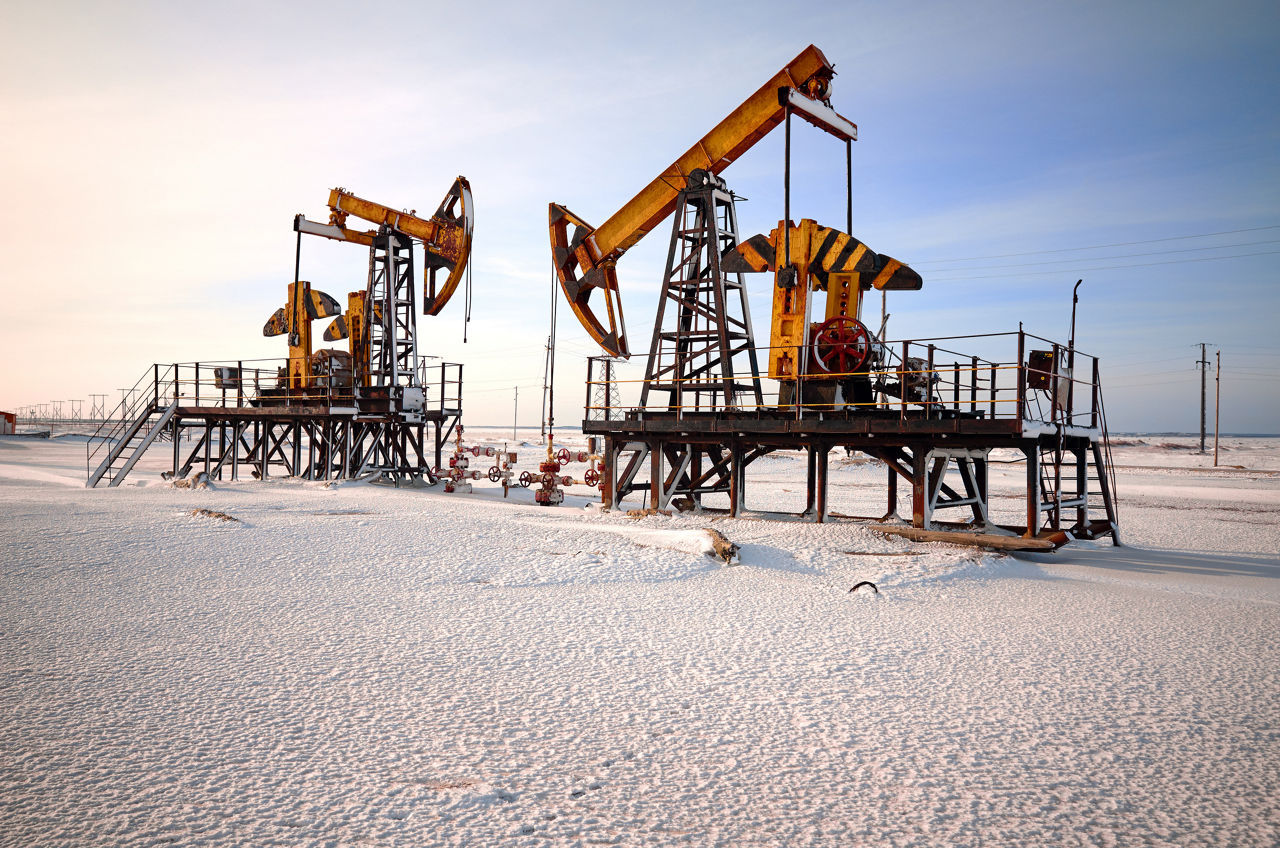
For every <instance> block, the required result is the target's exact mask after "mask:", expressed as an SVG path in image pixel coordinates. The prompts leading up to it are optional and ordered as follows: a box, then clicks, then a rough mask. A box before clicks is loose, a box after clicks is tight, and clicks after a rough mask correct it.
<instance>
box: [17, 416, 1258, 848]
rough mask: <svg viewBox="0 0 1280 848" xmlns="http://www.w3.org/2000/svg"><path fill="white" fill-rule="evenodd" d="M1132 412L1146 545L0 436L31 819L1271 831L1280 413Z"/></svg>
mask: <svg viewBox="0 0 1280 848" xmlns="http://www.w3.org/2000/svg"><path fill="white" fill-rule="evenodd" d="M506 435H508V436H509V435H510V434H509V433H506ZM468 436H469V437H484V436H488V437H489V438H488V439H486V440H485V441H487V443H490V444H498V443H500V441H501V439H502V437H503V433H502V432H501V431H496V430H494V431H488V432H485V431H476V432H469V433H468ZM477 440H480V439H477ZM574 441H575V440H574V439H572V438H571V439H570V445H571V446H574ZM1128 441H1129V442H1131V443H1129V444H1122V445H1120V446H1118V447H1117V448H1116V457H1115V458H1116V463H1117V465H1118V466H1119V467H1120V471H1119V486H1120V495H1121V509H1122V519H1123V522H1124V532H1125V541H1126V542H1127V543H1128V544H1127V545H1126V546H1125V547H1122V548H1113V547H1112V546H1111V545H1110V543H1109V541H1105V540H1104V541H1103V542H1100V543H1096V544H1095V543H1076V544H1073V545H1072V546H1070V547H1068V548H1066V549H1063V550H1062V551H1059V552H1057V553H1055V554H1051V555H1050V554H1046V555H1026V556H1021V555H1020V556H1000V555H996V554H989V553H983V552H980V551H976V550H971V549H963V548H956V547H950V546H942V545H928V544H916V543H910V542H907V541H905V540H900V539H893V540H891V539H886V538H883V537H880V536H878V535H876V534H875V533H873V532H871V531H870V530H868V529H867V528H866V527H865V526H863V525H861V524H857V523H853V522H848V521H842V522H833V523H830V524H826V525H821V526H819V525H810V524H802V523H797V522H794V521H764V520H759V519H758V518H752V517H748V518H744V519H740V520H730V519H727V518H721V517H718V516H712V515H677V516H673V517H670V518H668V517H665V516H652V517H648V518H644V519H640V520H634V519H628V518H626V517H624V516H622V515H621V514H619V513H617V512H615V513H610V514H601V513H600V512H598V511H597V510H595V509H593V508H590V506H589V502H590V499H589V498H588V495H589V494H590V493H589V490H587V489H585V488H581V487H579V488H577V489H576V490H575V493H574V495H573V496H572V497H570V499H569V501H568V503H566V505H565V506H564V507H560V508H555V509H542V508H539V507H537V506H535V505H533V503H532V492H531V491H529V490H515V491H513V493H512V496H511V498H510V499H508V500H503V498H502V497H501V490H500V489H498V488H497V487H492V486H491V485H490V484H489V483H488V482H487V481H485V482H481V483H479V484H477V492H476V494H474V495H454V496H450V495H446V494H443V493H441V492H440V491H439V489H438V488H437V489H427V490H412V489H399V490H397V489H391V488H384V487H379V486H373V485H369V484H363V483H346V484H341V485H335V486H325V485H322V484H319V483H305V482H299V481H294V480H272V481H268V482H252V481H245V482H237V483H229V482H228V483H219V484H216V486H215V487H214V488H211V489H205V490H199V489H197V490H192V489H176V488H173V487H172V486H170V485H168V484H166V483H164V482H163V481H161V480H160V479H159V477H158V475H157V473H156V471H157V470H158V469H159V468H162V467H163V465H164V460H165V459H166V456H165V451H164V449H163V448H160V449H159V450H157V452H156V456H155V457H154V458H152V457H148V458H147V459H145V460H144V462H143V463H142V464H141V466H140V468H139V469H138V470H136V471H135V472H134V474H133V475H132V476H131V477H130V478H129V480H128V481H127V483H126V485H124V486H122V487H120V488H118V489H96V490H86V489H84V488H83V481H84V442H83V440H82V439H80V438H77V437H64V438H54V439H51V440H48V441H33V440H16V439H0V559H2V560H3V569H0V581H2V582H0V648H2V651H0V844H4V845H15V846H17V845H21V846H31V845H42V846H46V845H67V846H83V845H169V844H175V845H254V846H259V845H290V846H293V845H337V846H347V845H413V846H421V845H468V846H481V845H494V844H511V845H532V846H540V845H671V844H688V845H697V846H704V845H726V846H729V845H732V846H739V845H757V846H778V845H794V846H800V845H824V846H825V845H851V844H866V845H872V844H874V845H948V846H963V845H1017V846H1029V845H1103V846H1106V845H1126V846H1128V845H1213V846H1219V845H1220V846H1251V845H1258V846H1274V845H1276V844H1277V843H1280V800H1277V795H1276V791H1275V789H1276V786H1277V785H1280V694H1278V693H1280V671H1278V670H1280V474H1278V473H1274V472H1276V471H1280V440H1276V439H1227V440H1224V446H1226V447H1227V449H1226V450H1225V451H1224V452H1223V454H1222V459H1221V461H1222V462H1223V463H1224V464H1228V465H1239V466H1244V468H1229V469H1223V470H1218V471H1214V470H1212V469H1209V470H1203V469H1202V468H1200V467H1198V466H1203V465H1204V464H1205V462H1204V460H1203V458H1202V457H1199V456H1198V455H1194V454H1193V452H1192V451H1190V450H1187V449H1186V448H1187V446H1189V445H1190V444H1191V440H1189V439H1185V438H1182V439H1179V438H1169V437H1136V438H1132V439H1129V440H1128ZM518 450H520V452H521V465H522V467H523V468H529V467H532V465H533V463H535V462H536V461H537V459H538V456H537V453H538V448H536V447H533V446H523V447H518ZM577 468H578V469H579V470H578V473H579V474H580V469H581V466H577ZM1267 471H1271V472H1273V473H1266V472H1267ZM1022 473H1023V472H1022V468H1021V467H1020V466H1015V465H1009V466H997V467H996V469H995V470H994V471H993V475H992V476H993V479H992V486H993V492H994V495H995V500H996V501H997V502H1000V501H1001V500H1002V499H1003V500H1004V501H1007V503H1008V504H1009V505H1010V508H1011V509H1013V510H1014V511H1015V513H1016V510H1017V508H1018V505H1019V504H1018V501H1017V499H1016V494H1017V489H1018V486H1019V480H1020V477H1021V474H1022ZM884 475H885V472H884V469H883V468H882V467H879V466H876V465H874V464H871V463H868V462H865V461H862V460H861V459H859V458H858V457H854V458H851V459H846V458H844V457H841V458H840V460H839V461H836V462H834V464H833V473H832V479H833V498H832V500H833V504H832V508H833V509H834V510H836V511H838V512H843V513H847V514H857V515H868V514H880V513H882V512H883V511H884V503H883V480H884ZM803 480H804V465H803V462H802V461H801V460H800V459H799V457H798V456H794V455H778V456H772V457H768V458H766V459H764V460H761V461H760V462H759V463H757V465H756V466H754V467H753V469H752V473H751V475H750V478H749V486H750V487H751V488H750V490H749V494H748V505H749V506H751V507H752V508H753V509H757V510H759V509H765V508H767V507H771V506H773V505H774V504H775V503H777V504H778V505H779V506H781V507H784V508H792V509H797V510H798V509H799V508H800V507H801V506H803V503H802V500H803V491H802V490H803ZM904 488H905V487H904ZM904 497H905V496H904ZM633 505H634V504H633ZM903 506H904V509H905V506H906V504H905V501H904V504H903ZM196 509H207V510H212V511H215V512H221V513H225V514H227V515H229V516H232V517H234V518H235V519H237V520H236V521H224V520H219V519H218V518H216V517H209V516H205V515H193V514H192V511H193V510H196ZM708 527H711V528H715V529H717V530H719V531H721V532H722V533H724V534H725V535H726V536H728V537H729V538H730V539H732V540H733V541H735V542H737V543H739V544H741V545H742V553H741V560H742V562H741V564H740V565H738V564H735V565H733V566H730V567H726V566H725V565H724V564H723V563H721V562H719V561H717V560H715V559H713V558H711V557H708V556H706V555H704V554H703V553H702V551H703V550H704V548H705V532H704V531H705V528H708ZM861 580H872V581H874V582H876V583H877V584H878V585H879V588H880V594H879V595H875V594H870V593H867V592H866V591H865V590H864V591H860V592H857V593H853V594H851V593H850V592H849V588H850V587H851V586H853V585H854V584H855V583H857V582H859V581H861Z"/></svg>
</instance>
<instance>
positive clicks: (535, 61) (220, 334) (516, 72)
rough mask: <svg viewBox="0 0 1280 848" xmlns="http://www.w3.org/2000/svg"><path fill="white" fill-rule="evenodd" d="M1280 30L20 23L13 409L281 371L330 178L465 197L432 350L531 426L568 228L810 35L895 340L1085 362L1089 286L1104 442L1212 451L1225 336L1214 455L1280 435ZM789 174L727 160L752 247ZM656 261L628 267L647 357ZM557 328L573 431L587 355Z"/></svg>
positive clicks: (878, 10) (822, 214)
mask: <svg viewBox="0 0 1280 848" xmlns="http://www.w3.org/2000/svg"><path fill="white" fill-rule="evenodd" d="M1278 24H1280V13H1278V12H1277V10H1276V7H1275V5H1274V4H1263V3H1219V4H1213V5H1212V6H1211V5H1210V4H1203V3H1129V4H1121V3H1075V4H1040V3H965V4H950V3H901V4H857V3H833V4H827V5H825V6H824V5H822V4H808V5H806V6H805V7H804V8H803V10H801V11H795V10H792V9H787V8H784V7H779V6H778V5H776V4H763V3H740V4H735V5H734V6H733V7H732V8H730V7H726V6H723V5H713V4H700V3H663V2H652V3H646V4H643V5H634V4H628V5H625V6H624V5H610V4H572V3H562V4H557V5H556V6H554V7H547V6H544V5H540V4H527V3H519V4H484V3H476V4H448V5H433V4H421V3H419V4H404V5H397V4H394V3H389V4H379V5H378V6H376V7H368V8H357V7H353V6H352V5H350V4H326V3H307V4H279V5H276V6H273V7H262V6H258V5H249V4H235V3H231V4H219V5H216V6H214V5H208V4H206V5H195V4H190V5H186V6H184V5H182V4H160V3H157V4H138V3H124V4H117V5H113V6H109V7H108V6H106V5H104V4H89V3H82V4H76V3H47V4H41V5H40V6H39V7H36V6H35V5H34V4H31V5H28V6H24V7H18V6H16V4H10V5H9V6H8V7H7V8H6V9H5V10H4V11H2V12H0V70H3V74H0V111H2V112H3V114H4V115H5V116H6V121H5V123H6V131H5V132H4V133H3V135H2V136H0V154H3V155H2V156H0V162H2V163H3V164H0V168H3V184H4V186H5V189H6V195H7V202H6V203H5V204H3V207H2V208H0V289H2V290H3V293H4V298H3V302H4V307H3V310H4V317H5V319H6V320H5V332H4V333H3V334H2V335H0V357H2V358H3V361H4V362H5V363H6V366H5V369H4V372H3V373H4V377H3V380H0V408H14V407H18V406H21V405H24V404H28V403H41V402H45V401H48V400H54V399H72V398H87V397H88V395H89V394H90V393H92V392H108V393H112V394H113V396H117V397H118V392H116V390H117V389H118V388H120V387H123V386H127V385H131V384H132V383H133V382H134V380H135V379H137V377H138V375H139V374H141V373H142V372H143V371H144V370H145V369H146V368H148V367H149V366H150V364H151V363H152V362H156V361H161V362H172V361H192V360H206V361H207V360H233V359H241V358H244V359H247V358H254V357H274V356H281V355H283V353H284V350H283V342H282V341H281V340H279V339H263V338H262V337H261V335H260V328H261V326H262V323H263V322H264V321H265V320H266V318H267V317H268V316H269V315H270V314H271V312H272V311H274V310H275V308H276V307H277V306H280V305H282V304H283V302H284V298H285V287H286V284H287V282H288V280H289V279H290V277H291V276H292V271H293V248H294V241H293V240H294V234H293V232H292V230H291V221H292V217H293V214H294V213H296V212H304V213H306V214H307V215H308V216H309V217H312V218H319V219H323V218H324V215H325V208H324V202H325V199H326V197H327V191H328V189H329V188H330V187H332V186H335V185H343V186H346V187H348V188H350V189H352V190H354V191H356V192H357V193H359V194H361V195H362V196H365V197H369V198H372V199H376V200H379V201H382V202H385V203H387V204H389V205H392V206H403V207H414V208H417V209H419V210H426V209H433V208H434V205H435V204H436V203H438V202H439V199H440V197H441V196H442V195H443V194H444V192H445V190H446V189H447V188H448V186H449V184H450V182H451V181H452V179H453V177H454V176H456V175H458V174H465V175H466V176H467V177H468V178H470V180H471V182H472V186H473V188H474V191H475V199H476V206H477V231H476V244H475V255H474V258H473V263H474V265H473V267H474V284H475V293H476V297H475V306H474V309H473V320H472V323H471V327H470V331H469V339H470V341H469V342H468V343H467V344H466V345H465V346H464V345H463V344H462V326H461V321H462V319H461V316H462V302H461V298H460V297H459V298H458V300H457V301H456V302H454V303H451V304H450V305H449V307H448V308H447V309H446V310H445V312H444V313H443V314H442V315H441V316H439V317H437V318H431V319H422V320H421V322H420V335H421V339H422V341H421V348H422V352H423V353H424V354H432V355H439V356H443V357H444V358H446V359H449V360H453V361H461V362H464V363H466V367H467V377H468V391H467V394H466V408H467V420H468V421H470V422H471V423H473V424H482V423H500V422H502V421H506V420H509V419H510V416H511V395H512V391H511V387H512V386H515V385H519V386H520V387H521V414H520V419H521V423H524V424H535V425H536V424H537V423H538V409H537V408H538V401H539V400H540V386H541V381H542V363H543V359H542V344H543V341H544V340H545V337H546V334H547V328H548V307H549V302H550V301H549V292H550V274H551V271H550V267H549V250H548V246H547V235H546V205H547V203H548V202H549V201H556V202H559V203H563V204H565V205H567V206H568V207H569V208H571V209H573V210H574V211H575V212H577V213H579V214H580V215H582V216H583V217H585V218H586V219H587V220H589V221H592V222H594V223H600V222H601V221H603V220H604V219H605V218H607V217H608V216H609V215H610V214H612V213H613V212H614V211H615V210H616V209H617V208H618V207H619V206H620V205H621V204H622V203H623V202H625V201H626V200H628V199H629V198H630V197H631V196H632V195H633V194H634V193H635V192H636V191H637V190H638V189H639V188H640V187H641V186H643V185H644V184H645V183H646V182H648V181H649V180H650V179H651V178H652V177H653V176H654V175H655V174H657V173H658V172H659V171H660V170H661V169H662V168H663V167H665V166H666V165H668V164H669V163H670V162H671V161H672V160H673V159H674V158H675V157H676V156H677V155H678V154H680V153H681V152H683V151H684V150H685V149H686V148H687V147H688V146H689V145H690V144H691V143H692V142H693V141H695V140H696V139H697V138H698V137H699V136H701V135H702V134H703V133H704V132H705V131H706V130H707V129H709V128H710V127H711V126H712V125H713V124H715V123H716V122H717V121H718V120H719V119H720V118H721V117H723V115H724V114H726V113H727V112H728V111H729V110H731V109H732V108H733V107H734V106H736V105H737V104H738V103H739V102H740V101H741V100H742V99H744V98H745V97H746V96H747V95H748V94H750V93H751V92H752V91H754V90H755V89H756V88H757V87H758V86H759V85H760V84H761V83H762V82H763V81H764V80H766V79H767V78H768V77H769V76H771V75H772V74H773V73H774V72H775V71H776V70H777V69H778V68H779V67H781V66H782V65H783V64H784V63H785V62H787V61H788V60H789V59H791V58H792V57H793V56H794V55H795V54H796V53H798V52H799V51H800V50H801V49H802V48H803V47H804V46H805V45H807V44H809V43H814V44H817V45H818V46H819V47H820V48H821V49H822V50H823V52H824V53H825V54H826V55H827V57H828V58H829V59H830V60H831V61H832V62H833V63H835V65H836V70H837V72H838V76H837V78H836V80H835V88H834V94H833V98H832V102H833V105H835V107H836V108H837V109H838V110H839V111H840V112H841V113H842V114H845V115H846V116H848V117H849V118H851V119H852V120H854V121H855V122H857V123H858V125H859V131H860V139H859V141H858V143H857V144H856V145H855V147H854V180H855V200H854V210H855V211H854V234H855V235H856V236H858V237H859V238H861V239H862V240H864V241H865V242H867V243H868V245H870V246H871V247H872V248H873V249H875V250H878V251H881V252H884V253H888V254H891V255H893V256H896V257H898V258H900V259H903V260H905V261H907V262H910V263H912V264H913V265H914V266H915V267H916V268H917V269H918V270H919V271H921V273H922V274H923V276H924V279H925V286H924V289H923V290H922V291H920V292H907V293H900V294H895V295H892V296H891V297H890V301H889V309H890V311H891V312H892V314H893V317H892V319H891V321H890V332H889V335H890V336H892V337H896V338H903V337H918V336H925V335H950V334H958V333H976V332H994V331H1001V330H1009V329H1016V328H1017V324H1018V322H1019V321H1023V322H1025V324H1026V326H1027V328H1028V329H1029V330H1032V331H1033V332H1037V333H1039V334H1040V335H1045V336H1049V337H1052V338H1061V339H1063V340H1065V338H1066V336H1067V330H1068V323H1069V318H1070V302H1071V286H1072V284H1073V283H1074V282H1075V280H1076V279H1078V278H1080V277H1083V278H1084V279H1085V283H1084V286H1083V287H1082V289H1081V303H1080V316H1079V330H1078V341H1079V345H1080V347H1081V348H1082V349H1084V350H1088V351H1089V352H1092V353H1097V354H1099V355H1101V356H1102V358H1103V365H1102V367H1103V374H1104V378H1105V383H1104V386H1105V388H1106V391H1107V401H1108V412H1109V415H1110V420H1111V425H1112V427H1113V428H1114V429H1117V430H1192V429H1194V428H1195V427H1196V426H1198V400H1199V380H1198V376H1197V373H1196V372H1195V370H1194V368H1193V365H1192V363H1193V361H1194V360H1195V359H1196V358H1197V355H1198V352H1199V349H1198V347H1197V348H1193V344H1194V343H1198V342H1201V341H1206V342H1210V343H1212V344H1214V345H1215V346H1217V347H1220V348H1221V349H1222V352H1223V368H1224V380H1223V401H1222V407H1223V429H1224V430H1226V431H1236V432H1276V431H1280V425H1277V423H1276V422H1277V418H1278V416H1280V334H1277V333H1276V331H1275V329H1274V328H1275V325H1276V322H1277V319H1278V318H1280V294H1278V293H1277V292H1278V290H1280V287H1278V286H1277V285H1276V279H1275V278H1276V273H1275V271H1274V270H1273V269H1274V268H1275V267H1276V264H1277V263H1276V260H1277V258H1280V253H1277V252H1276V251H1280V228H1278V227H1280V153H1278V152H1277V151H1280V95H1278V94H1277V92H1278V91H1280V85H1278V84H1280V51H1277V50H1276V48H1275V44H1276V42H1277V37H1278V36H1280V25H1278ZM805 130H808V128H807V127H806V128H805ZM794 162H795V178H794V183H793V216H794V217H802V216H803V217H812V218H815V219H817V220H819V221H823V222H826V223H829V224H832V225H835V226H840V225H841V224H842V222H843V220H844V188H843V179H844V174H843V155H842V150H841V149H840V146H839V145H838V144H836V143H834V142H832V140H831V139H829V138H826V137H825V136H822V135H820V134H819V133H817V132H816V131H805V132H801V131H797V133H796V138H795V160H794ZM781 166H782V139H781V133H780V132H777V133H775V134H774V135H772V136H770V137H769V138H767V139H765V140H764V141H763V142H762V143H761V144H759V145H758V146H757V147H756V148H755V149H753V150H752V151H751V152H750V153H749V154H747V155H746V156H744V157H743V158H742V159H741V160H740V161H739V162H737V163H735V164H734V165H733V166H732V167H731V168H730V169H729V170H728V171H726V172H725V174H724V176H725V177H726V179H727V180H728V181H729V184H730V186H731V187H732V188H733V189H734V190H735V191H736V192H737V193H738V194H740V195H743V196H745V197H747V198H750V200H749V202H747V203H744V204H742V205H741V207H740V208H739V220H740V223H741V228H742V229H743V231H744V234H750V233H754V232H767V231H768V230H769V229H770V228H772V227H773V226H775V225H776V223H777V221H778V220H779V219H780V218H781V212H782V174H781ZM1246 231H1247V232H1246ZM1215 233H1222V234H1223V235H1210V234H1215ZM1192 236H1195V238H1190V237H1192ZM666 242H667V234H666V232H665V227H660V228H659V229H658V230H656V231H655V232H654V233H653V234H651V235H650V236H649V237H648V238H647V239H646V240H645V241H643V242H641V243H640V245H638V246H637V247H636V248H635V249H633V250H632V251H631V252H630V253H629V254H628V255H627V256H626V257H625V258H624V259H623V260H622V262H621V263H620V265H619V270H620V276H621V279H622V285H623V297H624V299H625V306H626V314H627V318H628V329H629V331H630V333H631V336H632V338H633V347H642V346H643V345H644V344H645V343H646V340H647V336H648V332H649V327H650V326H651V324H652V316H653V314H654V309H655V305H656V293H657V286H658V281H659V280H660V278H661V275H662V271H663V268H662V265H663V262H664V259H665V251H666ZM1098 245H1121V246H1118V247H1106V248H1098V249H1090V250H1082V249H1081V248H1091V247H1093V246H1098ZM1010 254H1021V255H1017V256H1010ZM1245 254H1257V255H1245ZM1227 257H1229V258H1227ZM1064 260H1065V261H1064ZM365 264H366V257H365V256H364V255H363V253H362V252H361V251H359V250H356V249H354V248H352V247H350V246H347V245H338V244H329V243H324V242H321V241H320V240H312V241H311V242H310V243H307V244H305V245H304V254H303V270H304V273H303V276H304V277H305V278H308V279H311V280H312V281H313V282H314V283H315V285H316V286H317V287H319V288H321V289H323V290H325V291H328V292H329V293H331V294H334V295H335V296H337V297H338V298H339V299H340V300H342V299H343V295H344V293H345V292H347V291H350V290H354V289H356V288H359V287H362V285H363V276H364V273H365ZM1119 266H1128V267H1119ZM755 291H756V292H757V295H756V296H755V297H753V318H754V321H755V324H756V328H757V331H758V332H759V333H762V332H765V330H764V328H766V327H767V319H768V311H767V309H768V305H767V300H766V298H767V284H765V282H764V278H763V277H761V278H757V281H756V289H755ZM562 318H563V319H564V320H562V321H561V323H560V328H561V332H560V340H561V346H560V352H561V360H560V370H559V374H560V380H559V382H558V389H559V391H558V400H559V402H558V403H557V417H558V418H559V419H560V420H561V421H562V422H567V421H575V420H577V419H578V418H579V417H580V415H581V412H580V407H581V398H582V389H581V379H582V377H581V375H582V362H583V357H584V356H585V355H587V354H589V353H592V352H593V344H592V343H591V342H590V340H589V338H588V337H587V336H586V334H585V333H584V332H583V331H582V330H581V329H580V328H578V327H577V325H576V323H575V322H574V321H573V320H572V318H571V316H569V315H568V313H567V312H564V313H562Z"/></svg>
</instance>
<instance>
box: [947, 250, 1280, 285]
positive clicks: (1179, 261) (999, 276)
mask: <svg viewBox="0 0 1280 848" xmlns="http://www.w3.org/2000/svg"><path fill="white" fill-rule="evenodd" d="M1276 253H1280V250H1262V251H1258V252H1257V253H1233V254H1231V255H1230V256H1202V257H1200V258H1198V259H1170V260H1168V261H1165V262H1136V263H1134V264H1132V265H1100V266H1098V267H1096V268H1060V269H1058V270H1056V271H1023V272H1022V273H1020V274H981V275H979V276H976V277H941V278H938V277H930V278H929V281H930V282H934V283H953V282H960V281H964V280H998V279H1003V278H1007V277H1042V276H1044V275H1046V274H1075V273H1078V272H1081V271H1112V270H1115V269H1117V268H1150V267H1152V266H1154V265H1182V264H1184V263H1187V262H1214V261H1217V260H1219V259H1240V258H1242V257H1245V256H1271V255H1273V254H1276ZM1086 261H1088V260H1086Z"/></svg>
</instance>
